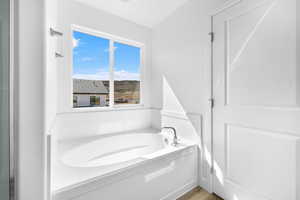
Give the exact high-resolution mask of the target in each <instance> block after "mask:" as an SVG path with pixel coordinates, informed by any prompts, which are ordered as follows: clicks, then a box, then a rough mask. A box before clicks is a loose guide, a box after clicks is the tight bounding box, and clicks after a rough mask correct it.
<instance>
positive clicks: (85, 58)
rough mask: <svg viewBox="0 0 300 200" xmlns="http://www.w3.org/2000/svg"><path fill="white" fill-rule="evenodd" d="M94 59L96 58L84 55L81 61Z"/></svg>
mask: <svg viewBox="0 0 300 200" xmlns="http://www.w3.org/2000/svg"><path fill="white" fill-rule="evenodd" d="M92 60H94V58H92V57H83V58H81V61H83V62H89V61H92Z"/></svg>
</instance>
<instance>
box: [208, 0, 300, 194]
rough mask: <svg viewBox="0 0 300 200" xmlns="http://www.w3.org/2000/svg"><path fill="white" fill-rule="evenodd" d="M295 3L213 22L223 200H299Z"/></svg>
mask: <svg viewBox="0 0 300 200" xmlns="http://www.w3.org/2000/svg"><path fill="white" fill-rule="evenodd" d="M296 1H298V0H276V1H275V0H273V1H262V0H241V1H237V3H236V4H235V5H234V6H232V7H230V8H227V9H226V10H224V11H222V12H221V13H219V14H217V15H215V16H214V17H213V31H214V33H215V41H214V43H213V57H214V58H213V62H214V63H213V90H214V99H215V108H214V111H213V123H214V125H213V143H214V145H213V148H214V153H213V154H214V155H213V156H214V162H213V163H214V184H213V187H214V192H215V193H216V194H218V195H220V196H221V197H223V198H225V199H226V200H300V142H299V141H300V107H299V106H300V66H299V63H297V46H298V45H297V34H296V28H297V27H299V26H296V24H297V25H299V21H296ZM298 3H299V2H298ZM298 39H299V38H298ZM298 57H300V55H299V56H298Z"/></svg>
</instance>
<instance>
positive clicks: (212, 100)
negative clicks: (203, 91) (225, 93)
mask: <svg viewBox="0 0 300 200" xmlns="http://www.w3.org/2000/svg"><path fill="white" fill-rule="evenodd" d="M208 101H209V103H210V107H211V108H214V107H215V99H213V98H210V99H209V100H208Z"/></svg>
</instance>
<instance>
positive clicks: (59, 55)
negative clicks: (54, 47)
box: [50, 28, 64, 58]
mask: <svg viewBox="0 0 300 200" xmlns="http://www.w3.org/2000/svg"><path fill="white" fill-rule="evenodd" d="M50 35H51V36H53V37H55V36H63V35H64V34H63V33H62V32H60V31H57V30H55V29H54V28H50ZM55 57H56V58H63V57H64V56H63V55H62V54H61V53H59V52H55Z"/></svg>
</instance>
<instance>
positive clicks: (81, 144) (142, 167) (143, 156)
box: [52, 129, 198, 200]
mask: <svg viewBox="0 0 300 200" xmlns="http://www.w3.org/2000/svg"><path fill="white" fill-rule="evenodd" d="M113 141H115V142H113ZM96 147H98V148H96ZM53 153H54V157H53V158H54V161H53V164H52V168H53V175H54V177H53V184H52V193H53V196H54V199H55V200H67V199H73V198H74V199H77V197H79V196H81V195H82V194H85V193H87V192H88V191H91V190H92V191H94V192H96V191H98V192H99V193H101V194H102V193H103V190H105V189H107V188H114V187H117V185H120V184H121V185H122V182H123V181H129V182H130V181H133V182H134V181H135V179H136V177H137V176H142V177H143V181H140V187H142V188H143V187H148V186H149V184H152V182H156V181H159V182H160V186H161V187H162V189H164V190H163V191H162V193H161V194H160V193H158V194H157V195H163V194H164V195H167V193H165V192H168V191H169V190H170V189H168V188H169V186H168V185H169V184H170V183H172V182H173V179H172V181H170V180H167V179H166V177H169V176H170V174H172V173H174V174H178V173H182V172H183V171H182V170H188V171H191V172H190V173H192V174H190V176H187V177H186V176H185V175H184V174H182V175H180V177H181V178H179V179H178V180H177V183H178V184H177V188H173V189H172V190H173V192H175V190H176V191H177V190H180V192H179V193H180V195H181V194H183V193H184V192H186V191H183V190H182V191H181V189H180V188H178V186H180V187H182V186H184V185H186V184H187V180H186V179H188V183H189V184H188V185H197V173H198V172H197V167H198V166H197V163H198V161H197V157H198V155H197V153H198V151H197V144H195V143H192V142H190V141H186V140H181V141H180V144H179V145H178V146H176V147H174V146H171V145H168V144H166V143H165V140H164V136H163V134H161V133H160V132H158V131H157V130H155V129H147V130H140V131H134V132H126V133H118V134H109V135H105V136H99V137H97V138H95V137H93V138H82V139H72V140H61V141H58V144H57V150H56V152H53ZM186 162H190V164H189V165H187V166H184V167H180V166H181V165H182V166H183V165H184V164H185V163H186ZM183 180H184V181H183ZM181 181H183V182H181ZM175 182H176V181H175ZM175 185H176V184H175ZM134 190H135V189H134ZM134 190H132V191H134ZM150 191H151V188H150ZM169 192H170V191H169ZM103 195H104V196H105V194H104V193H103ZM111 195H112V196H113V194H111ZM131 195H133V194H130V196H131ZM155 195H156V194H155ZM164 195H163V196H164ZM178 195H179V194H178ZM145 196H149V195H145ZM163 196H161V197H160V198H159V199H161V198H162V197H163ZM149 197H151V196H149ZM89 198H90V197H89ZM110 198H112V199H114V197H110ZM131 198H132V199H135V195H133V196H131ZM79 199H80V198H79ZM91 199H93V198H91ZM115 199H117V196H116V197H115ZM167 199H168V198H167Z"/></svg>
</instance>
